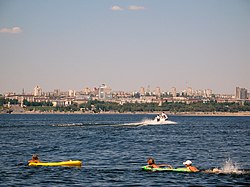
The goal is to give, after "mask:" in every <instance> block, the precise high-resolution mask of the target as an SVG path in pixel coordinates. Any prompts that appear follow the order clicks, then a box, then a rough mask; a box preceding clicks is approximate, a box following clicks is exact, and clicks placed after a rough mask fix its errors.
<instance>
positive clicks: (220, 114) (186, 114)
mask: <svg viewBox="0 0 250 187" xmlns="http://www.w3.org/2000/svg"><path fill="white" fill-rule="evenodd" d="M159 113H161V111H158V112H124V113H119V112H100V113H93V112H84V113H83V112H80V111H76V112H40V111H25V112H15V111H14V112H12V113H11V114H41V115H42V114H77V115H86V114H93V115H98V114H155V115H156V114H159ZM165 113H166V114H167V115H170V116H250V111H246V112H176V113H173V112H167V111H165ZM0 114H6V113H0Z"/></svg>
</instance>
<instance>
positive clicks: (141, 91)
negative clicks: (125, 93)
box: [140, 87, 146, 96]
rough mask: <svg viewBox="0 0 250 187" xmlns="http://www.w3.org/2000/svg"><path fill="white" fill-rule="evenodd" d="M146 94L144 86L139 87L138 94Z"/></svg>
mask: <svg viewBox="0 0 250 187" xmlns="http://www.w3.org/2000/svg"><path fill="white" fill-rule="evenodd" d="M145 94H146V91H145V88H144V87H141V88H140V95H141V96H142V95H145Z"/></svg>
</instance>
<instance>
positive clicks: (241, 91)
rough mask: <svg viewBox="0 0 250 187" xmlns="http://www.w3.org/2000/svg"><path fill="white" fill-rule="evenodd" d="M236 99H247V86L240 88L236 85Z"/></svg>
mask: <svg viewBox="0 0 250 187" xmlns="http://www.w3.org/2000/svg"><path fill="white" fill-rule="evenodd" d="M235 98H236V99H247V98H248V97H247V89H246V88H240V87H236V95H235Z"/></svg>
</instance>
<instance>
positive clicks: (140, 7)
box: [128, 5, 145, 11]
mask: <svg viewBox="0 0 250 187" xmlns="http://www.w3.org/2000/svg"><path fill="white" fill-rule="evenodd" d="M128 10H135V11H136V10H145V7H144V6H136V5H131V6H129V7H128Z"/></svg>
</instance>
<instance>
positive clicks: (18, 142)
mask: <svg viewBox="0 0 250 187" xmlns="http://www.w3.org/2000/svg"><path fill="white" fill-rule="evenodd" d="M153 117H154V116H153V115H125V114H123V115H12V114H11V115H0V140H1V141H0V153H1V154H0V155H1V156H0V163H1V167H0V186H1V185H2V186H11V185H12V186H22V185H23V186H74V185H78V186H191V185H202V186H215V185H231V186H241V185H242V186H247V185H250V175H249V172H246V173H244V174H241V173H234V174H208V173H171V172H145V171H142V170H141V167H142V166H144V165H146V161H147V158H148V157H150V156H151V157H154V158H155V160H156V162H157V163H168V164H171V165H173V166H174V167H182V166H183V165H182V162H184V161H185V160H187V159H190V160H192V161H193V163H194V165H195V166H197V167H198V168H199V169H209V168H213V167H220V168H222V167H223V165H225V163H226V162H227V161H228V159H230V160H231V161H232V163H233V167H237V169H239V170H245V171H249V169H250V162H249V161H250V117H191V116H170V120H171V123H169V124H165V125H164V124H161V125H152V124H151V125H147V123H145V122H147V121H148V119H152V118H153ZM34 153H36V154H38V155H39V156H40V159H41V160H42V161H46V162H49V161H63V160H82V161H83V167H81V168H75V167H28V166H27V161H28V160H29V159H30V158H31V156H32V154H34Z"/></svg>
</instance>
